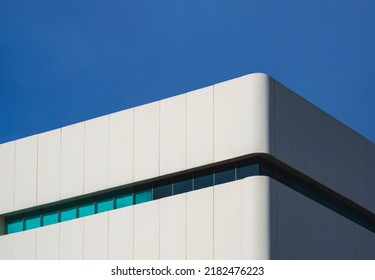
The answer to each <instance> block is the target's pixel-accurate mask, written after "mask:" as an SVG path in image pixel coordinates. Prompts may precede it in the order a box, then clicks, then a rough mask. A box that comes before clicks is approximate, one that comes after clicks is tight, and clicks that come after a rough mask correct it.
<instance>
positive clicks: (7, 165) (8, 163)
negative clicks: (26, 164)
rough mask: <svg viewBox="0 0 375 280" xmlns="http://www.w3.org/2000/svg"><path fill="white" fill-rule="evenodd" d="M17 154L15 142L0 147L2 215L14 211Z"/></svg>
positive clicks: (0, 205)
mask: <svg viewBox="0 0 375 280" xmlns="http://www.w3.org/2000/svg"><path fill="white" fill-rule="evenodd" d="M15 152H16V142H15V141H13V142H8V143H5V144H1V145H0V194H1V195H0V214H3V213H7V212H11V211H13V209H14V171H15Z"/></svg>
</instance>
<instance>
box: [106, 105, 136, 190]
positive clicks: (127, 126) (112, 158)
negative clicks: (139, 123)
mask: <svg viewBox="0 0 375 280" xmlns="http://www.w3.org/2000/svg"><path fill="white" fill-rule="evenodd" d="M133 125H134V110H133V109H129V110H125V111H121V112H117V113H114V114H110V115H109V163H108V185H109V186H121V185H124V184H127V183H130V182H132V181H133V157H134V154H133V151H134V147H133V145H134V143H133V142H134V135H133V130H134V128H133Z"/></svg>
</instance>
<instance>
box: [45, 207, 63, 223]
mask: <svg viewBox="0 0 375 280" xmlns="http://www.w3.org/2000/svg"><path fill="white" fill-rule="evenodd" d="M58 222H59V211H58V210H57V209H55V210H53V209H49V210H46V211H45V213H43V214H42V225H43V226H48V225H52V224H56V223H58Z"/></svg>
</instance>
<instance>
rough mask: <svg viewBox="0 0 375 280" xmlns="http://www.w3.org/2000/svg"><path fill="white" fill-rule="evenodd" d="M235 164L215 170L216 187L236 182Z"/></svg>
mask: <svg viewBox="0 0 375 280" xmlns="http://www.w3.org/2000/svg"><path fill="white" fill-rule="evenodd" d="M235 174H236V172H235V168H234V164H228V165H225V166H219V167H216V168H215V185H219V184H223V183H227V182H231V181H234V180H235Z"/></svg>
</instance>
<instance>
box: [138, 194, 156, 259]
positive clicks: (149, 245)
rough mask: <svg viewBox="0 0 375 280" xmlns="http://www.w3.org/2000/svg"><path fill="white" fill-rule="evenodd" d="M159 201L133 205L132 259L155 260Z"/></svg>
mask: <svg viewBox="0 0 375 280" xmlns="http://www.w3.org/2000/svg"><path fill="white" fill-rule="evenodd" d="M159 201H160V200H155V201H152V202H148V203H142V204H138V205H135V206H134V259H136V260H145V259H146V260H157V259H159V257H160V252H159V248H160V245H159V239H160V238H159V235H160V234H159V230H160V229H159Z"/></svg>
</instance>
